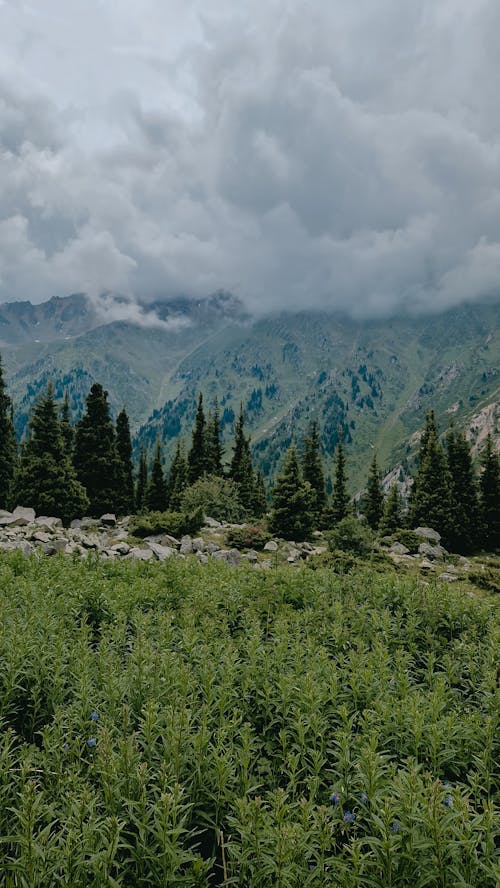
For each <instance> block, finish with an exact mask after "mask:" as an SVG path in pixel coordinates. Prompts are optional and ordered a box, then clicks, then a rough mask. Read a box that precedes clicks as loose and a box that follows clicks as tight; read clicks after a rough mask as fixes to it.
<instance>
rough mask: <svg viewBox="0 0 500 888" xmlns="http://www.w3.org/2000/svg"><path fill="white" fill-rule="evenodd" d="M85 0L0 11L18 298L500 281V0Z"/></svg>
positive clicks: (2, 140) (442, 296) (264, 304)
mask: <svg viewBox="0 0 500 888" xmlns="http://www.w3.org/2000/svg"><path fill="white" fill-rule="evenodd" d="M73 6H74V7H79V4H72V3H69V4H68V3H67V2H66V3H63V0H44V3H43V4H41V5H40V11H37V8H36V7H32V6H29V5H28V4H24V3H23V2H22V0H15V2H14V0H3V3H2V2H0V29H1V30H2V33H3V35H4V44H6V45H7V46H8V48H9V51H8V52H7V53H6V54H5V55H4V57H3V59H2V61H1V62H0V183H1V188H0V299H25V298H29V299H31V300H32V301H34V302H38V301H41V300H44V299H46V298H49V297H50V296H52V295H64V294H66V293H69V292H72V291H76V290H78V291H85V292H88V293H89V294H91V295H92V294H100V293H102V292H108V293H120V294H124V295H125V296H126V298H127V300H128V301H127V302H126V303H123V302H118V303H109V306H110V310H111V308H113V306H114V308H115V309H116V310H117V311H120V310H121V311H123V310H124V308H123V306H124V305H125V304H126V305H127V306H128V308H127V311H128V312H129V314H130V313H131V316H132V315H134V316H135V315H137V318H138V322H141V319H142V322H148V321H147V317H146V315H147V312H146V314H145V312H144V309H139V308H138V309H137V311H136V310H135V308H134V307H133V306H134V304H135V302H136V301H144V300H148V299H153V298H155V299H157V298H160V297H163V296H164V297H168V296H173V295H178V294H180V293H184V294H191V295H193V296H200V295H201V296H203V295H207V294H208V293H210V292H211V291H213V290H216V289H219V288H223V289H226V290H231V291H233V292H234V293H235V294H237V295H239V296H240V297H241V298H242V299H243V300H244V301H245V303H246V304H247V305H248V307H249V308H250V309H252V310H254V311H258V312H260V311H267V310H274V309H280V308H305V307H318V308H340V309H346V310H348V311H350V312H351V313H353V314H355V315H358V316H374V315H380V314H384V313H393V312H398V311H401V310H417V311H427V310H432V311H433V310H436V309H438V308H441V307H448V306H452V305H456V304H459V303H460V302H462V301H465V300H474V299H479V298H483V297H485V296H492V295H493V296H496V295H497V294H498V293H499V292H500V287H499V282H500V112H499V110H498V97H497V84H498V82H499V78H500V57H499V54H498V52H497V38H496V35H497V34H498V32H499V29H500V6H499V5H498V3H497V2H496V0H477V2H475V3H473V4H471V3H469V2H465V0H423V2H421V3H413V2H410V0H408V2H404V0H358V2H356V3H355V4H346V3H344V2H343V0H331V2H330V3H328V4H326V3H324V2H323V0H310V2H307V3H306V2H305V0H279V2H278V0H270V2H268V3H265V4H264V3H261V2H260V0H247V2H244V3H242V4H234V3H233V2H231V3H229V0H214V2H212V3H211V4H206V3H204V2H202V0H190V2H187V0H183V2H182V3H181V2H180V0H168V2H166V0H145V2H144V3H142V4H136V3H134V2H132V0H122V2H121V3H120V4H119V5H118V4H113V8H112V9H111V7H109V6H107V5H106V4H102V3H100V2H98V0H88V2H87V3H86V4H85V10H84V12H85V14H83V11H82V10H83V7H80V8H79V9H76V8H73ZM173 22H175V25H173V24H172V23H173ZM120 305H121V306H122V308H121V309H120V308H119V306H120ZM117 306H118V308H117ZM145 319H146V320H145Z"/></svg>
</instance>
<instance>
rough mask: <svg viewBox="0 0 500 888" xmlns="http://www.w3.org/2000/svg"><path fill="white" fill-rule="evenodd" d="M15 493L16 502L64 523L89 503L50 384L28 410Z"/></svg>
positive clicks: (80, 512)
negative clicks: (29, 411) (73, 461)
mask: <svg viewBox="0 0 500 888" xmlns="http://www.w3.org/2000/svg"><path fill="white" fill-rule="evenodd" d="M15 496H16V502H17V503H18V504H19V505H24V506H30V507H31V508H33V509H35V512H37V513H38V514H39V515H53V516H55V517H56V518H61V520H62V521H63V522H64V523H65V524H67V523H69V522H70V521H71V520H72V519H73V518H76V517H79V516H80V517H81V516H82V515H84V514H85V512H86V510H87V507H88V504H89V502H88V499H87V495H86V493H85V489H84V487H83V485H82V484H80V482H79V481H78V479H77V477H76V472H75V469H74V467H73V464H72V462H71V459H70V457H69V455H68V453H67V451H66V444H65V441H64V437H63V433H62V430H61V424H60V421H59V417H58V413H57V407H56V403H55V401H54V393H53V390H52V386H51V385H49V386H48V388H47V393H46V394H45V395H43V396H42V397H41V398H40V400H39V401H38V403H37V404H36V406H35V408H34V409H33V412H32V414H31V418H30V422H29V437H28V439H27V441H26V442H25V444H24V446H23V451H22V457H21V464H20V467H19V472H18V474H17V478H16V482H15Z"/></svg>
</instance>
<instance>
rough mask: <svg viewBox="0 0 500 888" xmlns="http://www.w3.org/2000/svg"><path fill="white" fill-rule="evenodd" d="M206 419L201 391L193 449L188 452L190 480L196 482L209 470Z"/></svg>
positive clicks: (191, 482) (190, 482) (193, 436)
mask: <svg viewBox="0 0 500 888" xmlns="http://www.w3.org/2000/svg"><path fill="white" fill-rule="evenodd" d="M207 465H208V463H207V441H206V420H205V412H204V410H203V395H202V394H201V392H200V396H199V398H198V409H197V411H196V418H195V421H194V428H193V433H192V444H191V450H190V451H189V454H188V481H189V484H194V482H195V481H197V480H198V478H201V476H202V475H204V474H205V472H206V471H207Z"/></svg>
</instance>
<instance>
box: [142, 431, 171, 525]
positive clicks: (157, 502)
mask: <svg viewBox="0 0 500 888" xmlns="http://www.w3.org/2000/svg"><path fill="white" fill-rule="evenodd" d="M146 505H147V507H148V509H149V510H150V511H151V512H164V511H165V509H166V508H167V485H166V483H165V476H164V474H163V466H162V459H161V445H160V442H159V441H157V443H156V448H155V453H154V459H153V465H152V467H151V475H150V477H149V483H148V488H147V492H146Z"/></svg>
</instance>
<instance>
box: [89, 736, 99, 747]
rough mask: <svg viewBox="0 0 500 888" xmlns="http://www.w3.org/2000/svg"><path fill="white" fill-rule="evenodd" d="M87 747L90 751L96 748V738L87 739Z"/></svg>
mask: <svg viewBox="0 0 500 888" xmlns="http://www.w3.org/2000/svg"><path fill="white" fill-rule="evenodd" d="M87 746H88V747H89V748H90V749H94V748H95V747H96V746H97V740H96V738H95V737H89V739H88V740H87Z"/></svg>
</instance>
